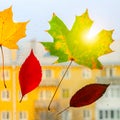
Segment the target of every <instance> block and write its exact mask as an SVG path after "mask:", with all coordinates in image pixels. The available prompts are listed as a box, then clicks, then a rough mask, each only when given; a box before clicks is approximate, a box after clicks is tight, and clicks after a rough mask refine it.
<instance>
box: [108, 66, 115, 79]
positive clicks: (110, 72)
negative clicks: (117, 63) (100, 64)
mask: <svg viewBox="0 0 120 120" xmlns="http://www.w3.org/2000/svg"><path fill="white" fill-rule="evenodd" d="M114 75H115V68H112V67H110V68H106V76H107V77H113V76H114Z"/></svg>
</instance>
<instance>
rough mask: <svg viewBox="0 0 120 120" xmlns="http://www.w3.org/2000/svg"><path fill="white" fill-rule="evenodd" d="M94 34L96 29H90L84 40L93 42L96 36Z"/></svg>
mask: <svg viewBox="0 0 120 120" xmlns="http://www.w3.org/2000/svg"><path fill="white" fill-rule="evenodd" d="M96 35H97V30H95V29H91V30H90V31H89V32H88V33H86V34H85V40H86V41H87V42H93V41H94V40H95V39H94V38H95V37H96Z"/></svg>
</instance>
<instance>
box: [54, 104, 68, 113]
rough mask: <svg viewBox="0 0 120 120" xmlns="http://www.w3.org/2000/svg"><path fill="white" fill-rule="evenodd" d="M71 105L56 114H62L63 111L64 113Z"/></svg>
mask: <svg viewBox="0 0 120 120" xmlns="http://www.w3.org/2000/svg"><path fill="white" fill-rule="evenodd" d="M69 108H70V106H68V107H66V108H65V109H63V110H62V111H60V112H58V113H57V114H56V115H60V114H61V113H63V112H64V111H66V110H67V109H69Z"/></svg>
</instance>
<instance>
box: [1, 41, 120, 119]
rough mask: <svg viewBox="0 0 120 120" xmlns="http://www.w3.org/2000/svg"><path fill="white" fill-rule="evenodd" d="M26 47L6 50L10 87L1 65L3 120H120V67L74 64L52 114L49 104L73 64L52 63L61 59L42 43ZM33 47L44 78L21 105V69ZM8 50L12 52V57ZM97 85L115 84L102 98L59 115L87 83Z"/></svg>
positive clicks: (27, 44) (25, 97)
mask: <svg viewBox="0 0 120 120" xmlns="http://www.w3.org/2000/svg"><path fill="white" fill-rule="evenodd" d="M24 45H25V47H24V46H22V47H21V49H19V51H15V50H11V51H9V50H5V49H4V52H5V51H6V52H5V53H4V54H5V55H6V56H7V55H8V57H7V60H6V61H5V69H4V74H5V81H6V84H7V88H4V85H3V78H2V64H1V68H0V70H1V71H0V120H54V119H55V120H57V119H61V120H119V119H120V103H119V97H120V86H119V81H120V66H107V67H104V69H103V70H90V69H88V68H86V67H83V66H80V65H77V64H75V63H72V65H71V67H70V69H69V70H68V72H67V73H66V75H65V77H64V80H63V82H62V83H61V85H60V87H59V89H58V91H57V93H56V95H55V98H54V99H53V102H52V104H51V110H50V111H48V104H49V102H50V100H51V98H52V95H53V94H54V91H55V89H56V87H57V85H58V83H59V81H60V79H61V77H62V75H63V74H64V72H65V70H66V68H67V66H68V64H69V62H67V63H62V64H52V63H53V62H54V61H55V60H56V59H57V58H55V57H52V56H50V55H49V53H48V52H46V51H44V48H43V47H42V46H41V45H40V43H37V42H35V41H32V42H29V43H26V44H24ZM31 48H32V49H33V51H34V53H35V55H36V57H37V59H38V60H39V61H40V63H41V65H42V72H43V77H42V81H41V83H40V85H39V87H37V88H36V89H35V90H33V91H32V92H30V93H28V94H27V95H25V96H24V98H23V101H22V102H21V103H20V102H19V101H20V98H21V91H20V86H19V79H18V76H19V70H20V66H21V64H22V63H23V62H24V60H25V58H26V57H27V56H28V55H29V53H30V50H31ZM7 51H9V54H8V52H7ZM5 59H6V57H5ZM1 63H2V62H1ZM96 82H98V83H110V84H111V85H110V87H109V88H108V90H107V92H106V93H105V94H104V95H103V97H102V98H101V99H99V100H98V101H97V102H95V103H94V104H91V105H88V106H85V107H81V108H69V109H68V110H66V111H64V112H63V113H62V114H60V115H58V116H56V114H57V113H58V112H59V111H61V110H63V109H64V108H66V107H68V106H69V101H70V98H71V96H72V95H73V94H74V93H75V92H76V91H77V90H79V89H80V88H82V87H83V86H85V85H87V84H90V83H96ZM28 84H30V83H28Z"/></svg>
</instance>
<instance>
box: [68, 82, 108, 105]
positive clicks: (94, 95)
mask: <svg viewBox="0 0 120 120" xmlns="http://www.w3.org/2000/svg"><path fill="white" fill-rule="evenodd" d="M108 86H109V84H89V85H86V86H85V87H83V88H81V89H80V90H78V91H77V92H76V93H75V94H74V95H73V96H72V98H71V100H70V107H82V106H85V105H89V104H91V103H93V102H95V101H96V100H97V99H99V98H100V97H101V96H102V95H103V94H104V93H105V91H106V89H107V87H108Z"/></svg>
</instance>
